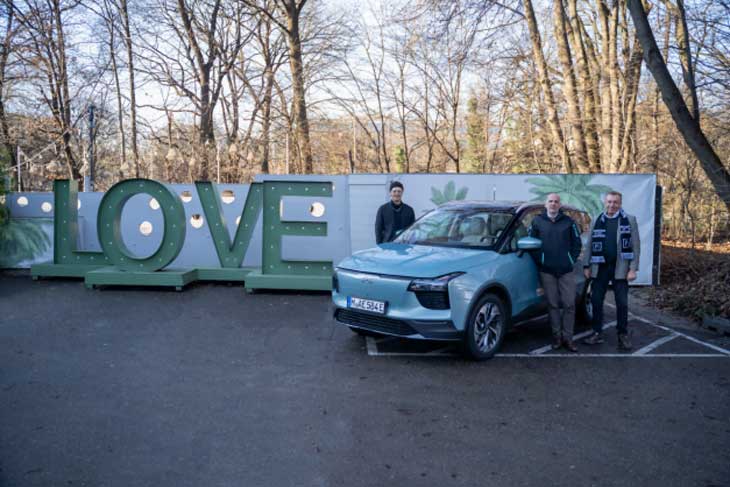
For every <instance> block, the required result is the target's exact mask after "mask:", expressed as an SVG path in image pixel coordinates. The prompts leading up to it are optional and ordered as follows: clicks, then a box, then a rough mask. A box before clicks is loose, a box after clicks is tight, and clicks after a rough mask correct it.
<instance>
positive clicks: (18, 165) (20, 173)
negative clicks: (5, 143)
mask: <svg viewBox="0 0 730 487" xmlns="http://www.w3.org/2000/svg"><path fill="white" fill-rule="evenodd" d="M21 154H23V151H21V150H20V146H18V154H17V156H16V158H15V162H16V163H17V166H15V167H16V168H17V169H18V191H19V192H20V191H23V187H22V185H21V181H22V179H23V178H22V176H23V173H22V170H21V169H20V156H21Z"/></svg>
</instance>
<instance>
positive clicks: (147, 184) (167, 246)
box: [96, 179, 185, 272]
mask: <svg viewBox="0 0 730 487" xmlns="http://www.w3.org/2000/svg"><path fill="white" fill-rule="evenodd" d="M141 193H143V194H148V195H150V196H152V197H153V198H155V199H156V200H157V201H158V203H159V204H160V209H161V210H162V216H163V218H164V221H165V225H164V228H163V235H162V243H161V244H160V246H159V247H158V248H157V250H156V251H155V253H153V254H152V255H150V256H149V257H144V258H139V257H136V256H135V255H133V254H132V253H131V252H130V251H129V249H128V248H127V247H126V245H124V240H123V239H122V232H121V222H122V210H123V209H124V205H125V204H126V203H127V201H129V198H131V197H132V196H135V195H137V194H141ZM96 228H97V232H98V235H99V242H100V243H101V248H102V249H103V250H104V253H105V254H106V256H107V257H108V258H109V262H111V263H112V264H113V265H115V266H116V267H118V268H119V269H122V270H126V271H138V272H139V271H144V272H154V271H157V270H160V269H162V268H163V267H165V266H167V265H168V264H169V263H170V262H172V261H173V260H175V257H177V256H178V254H179V253H180V250H181V249H182V247H183V244H184V243H185V209H184V208H183V204H182V201H180V198H179V197H178V196H177V195H176V194H175V193H173V192H172V191H170V190H169V189H167V187H166V186H164V185H163V184H161V183H158V182H157V181H152V180H150V179H128V180H126V181H121V182H119V183H117V184H115V185H114V186H112V187H111V188H110V189H109V191H107V192H106V194H105V195H104V197H103V198H102V199H101V204H100V205H99V213H98V214H97V217H96Z"/></svg>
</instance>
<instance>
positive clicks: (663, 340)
mask: <svg viewBox="0 0 730 487" xmlns="http://www.w3.org/2000/svg"><path fill="white" fill-rule="evenodd" d="M677 337H679V334H678V333H672V334H671V335H667V336H665V337H662V338H660V339H659V340H656V341H653V342H651V343H650V344H649V345H647V346H645V347H642V348H640V349H639V350H637V351H635V352H634V353H633V355H646V354H647V353H649V352H651V351H652V350H654V349H655V348H658V347H661V346H662V345H664V344H665V343H667V342H671V341H672V340H674V339H675V338H677Z"/></svg>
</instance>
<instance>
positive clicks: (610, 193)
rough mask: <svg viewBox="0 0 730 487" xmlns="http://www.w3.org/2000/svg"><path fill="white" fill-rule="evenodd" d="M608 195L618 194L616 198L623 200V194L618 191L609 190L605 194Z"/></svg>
mask: <svg viewBox="0 0 730 487" xmlns="http://www.w3.org/2000/svg"><path fill="white" fill-rule="evenodd" d="M608 195H613V196H618V199H620V200H621V201H623V200H624V195H622V194H621V193H619V192H618V191H609V192H608V193H606V196H608Z"/></svg>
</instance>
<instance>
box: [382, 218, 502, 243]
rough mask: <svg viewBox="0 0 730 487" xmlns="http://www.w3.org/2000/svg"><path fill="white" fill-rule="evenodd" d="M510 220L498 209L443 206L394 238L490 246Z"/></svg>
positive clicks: (406, 241)
mask: <svg viewBox="0 0 730 487" xmlns="http://www.w3.org/2000/svg"><path fill="white" fill-rule="evenodd" d="M511 220H512V214H511V213H508V212H504V211H497V210H480V209H466V210H465V209H448V210H446V209H444V210H440V209H437V210H434V211H432V212H431V213H429V214H427V215H424V216H423V217H422V218H421V219H419V220H418V221H417V222H416V223H414V224H413V225H412V226H411V227H410V228H408V229H407V230H406V231H404V232H403V233H402V234H401V235H400V236H399V237H398V238H397V239H396V240H395V241H396V242H400V243H408V244H415V245H450V246H456V247H491V246H493V245H494V244H495V243H496V242H497V240H498V239H499V237H500V236H501V235H502V233H503V232H504V230H505V228H506V227H507V225H508V224H509V222H510V221H511Z"/></svg>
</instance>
